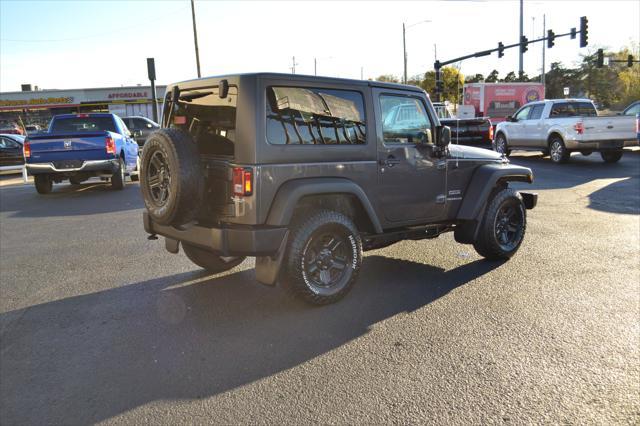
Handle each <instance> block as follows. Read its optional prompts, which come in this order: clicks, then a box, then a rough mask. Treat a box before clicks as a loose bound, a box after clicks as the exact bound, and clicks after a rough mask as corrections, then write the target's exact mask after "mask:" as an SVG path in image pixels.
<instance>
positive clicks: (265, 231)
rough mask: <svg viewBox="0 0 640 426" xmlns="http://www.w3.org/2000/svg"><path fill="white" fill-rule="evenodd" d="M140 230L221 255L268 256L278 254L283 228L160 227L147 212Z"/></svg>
mask: <svg viewBox="0 0 640 426" xmlns="http://www.w3.org/2000/svg"><path fill="white" fill-rule="evenodd" d="M142 221H143V223H144V230H145V231H146V232H147V233H149V234H158V235H162V236H163V237H166V238H170V239H172V240H176V241H183V242H187V243H190V244H193V245H196V246H199V247H202V248H205V249H208V250H211V251H213V252H215V253H218V254H219V255H221V256H271V255H274V254H276V253H277V252H278V249H279V248H280V244H281V243H282V241H283V240H284V237H285V235H286V233H287V228H277V227H264V228H262V227H260V228H258V227H247V226H243V227H220V228H209V227H204V226H199V225H194V226H190V227H188V228H186V229H178V228H175V227H173V226H166V225H160V224H157V223H155V222H153V221H152V220H151V217H150V216H149V213H148V212H146V211H145V212H143V214H142Z"/></svg>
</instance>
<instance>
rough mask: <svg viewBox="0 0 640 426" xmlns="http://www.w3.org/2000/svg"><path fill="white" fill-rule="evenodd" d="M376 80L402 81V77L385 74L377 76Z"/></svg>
mask: <svg viewBox="0 0 640 426" xmlns="http://www.w3.org/2000/svg"><path fill="white" fill-rule="evenodd" d="M376 81H384V82H387V83H400V79H399V78H398V77H396V76H395V75H393V74H383V75H381V76H378V77H377V78H376Z"/></svg>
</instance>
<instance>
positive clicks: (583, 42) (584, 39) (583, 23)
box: [580, 16, 589, 47]
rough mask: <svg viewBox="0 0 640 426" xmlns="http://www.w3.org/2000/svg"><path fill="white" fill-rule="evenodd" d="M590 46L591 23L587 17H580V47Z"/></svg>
mask: <svg viewBox="0 0 640 426" xmlns="http://www.w3.org/2000/svg"><path fill="white" fill-rule="evenodd" d="M588 44H589V21H588V20H587V17H586V16H582V17H580V47H587V45H588Z"/></svg>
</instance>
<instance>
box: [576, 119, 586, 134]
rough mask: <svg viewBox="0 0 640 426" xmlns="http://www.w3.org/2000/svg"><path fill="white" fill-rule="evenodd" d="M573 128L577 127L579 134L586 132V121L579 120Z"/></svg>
mask: <svg viewBox="0 0 640 426" xmlns="http://www.w3.org/2000/svg"><path fill="white" fill-rule="evenodd" d="M573 128H574V129H575V131H576V133H577V134H579V135H581V134H583V133H584V123H583V122H582V121H578V122H577V123H576V124H574V125H573Z"/></svg>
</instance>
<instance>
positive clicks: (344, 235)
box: [282, 210, 362, 305]
mask: <svg viewBox="0 0 640 426" xmlns="http://www.w3.org/2000/svg"><path fill="white" fill-rule="evenodd" d="M285 259H286V261H285V264H284V265H283V266H284V271H283V274H282V284H283V286H284V287H285V288H286V289H287V291H289V292H290V293H291V294H293V295H295V296H297V297H299V298H301V299H302V300H304V301H305V302H307V303H311V304H314V305H326V304H329V303H333V302H336V301H338V300H340V299H342V298H343V297H344V296H345V295H346V294H347V293H348V292H349V290H351V288H352V287H353V284H354V283H355V281H356V279H357V277H358V273H359V271H360V266H361V264H362V240H361V239H360V234H359V233H358V230H357V228H356V226H355V225H354V224H353V222H352V221H351V219H350V218H348V217H347V216H345V215H343V214H342V213H338V212H335V211H331V210H320V211H316V212H311V213H310V214H309V215H305V213H303V214H301V215H300V217H299V218H298V219H296V220H295V221H294V224H293V226H292V230H291V236H290V239H289V242H288V246H287V255H286V257H285Z"/></svg>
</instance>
